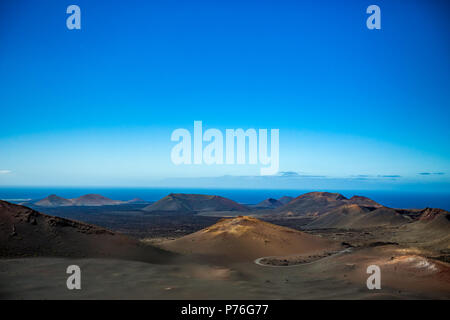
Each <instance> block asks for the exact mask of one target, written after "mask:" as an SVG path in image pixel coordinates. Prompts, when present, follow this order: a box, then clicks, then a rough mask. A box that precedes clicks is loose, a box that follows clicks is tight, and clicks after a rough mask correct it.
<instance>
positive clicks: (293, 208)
mask: <svg viewBox="0 0 450 320" xmlns="http://www.w3.org/2000/svg"><path fill="white" fill-rule="evenodd" d="M349 204H357V205H361V206H368V207H382V206H381V205H380V204H378V203H376V202H375V201H373V200H371V199H369V198H366V197H361V196H353V197H352V198H350V199H347V198H346V197H344V196H343V195H341V194H339V193H330V192H309V193H305V194H302V195H301V196H298V197H297V198H295V199H294V200H292V201H290V202H289V203H288V204H286V205H285V206H282V207H280V208H279V209H278V210H277V211H278V214H276V215H278V216H290V217H296V216H301V217H318V216H320V215H322V214H324V213H327V212H330V211H331V210H334V209H336V208H338V207H340V206H344V205H349Z"/></svg>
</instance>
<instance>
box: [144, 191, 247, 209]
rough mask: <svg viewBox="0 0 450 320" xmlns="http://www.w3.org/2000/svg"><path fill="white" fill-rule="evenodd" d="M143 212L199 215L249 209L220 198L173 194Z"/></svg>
mask: <svg viewBox="0 0 450 320" xmlns="http://www.w3.org/2000/svg"><path fill="white" fill-rule="evenodd" d="M142 210H144V211H146V212H178V213H198V212H215V211H238V212H247V211H249V208H248V207H246V206H244V205H242V204H239V203H237V202H235V201H233V200H230V199H227V198H224V197H220V196H212V195H203V194H185V193H171V194H169V195H168V196H166V197H164V198H162V199H160V200H158V201H157V202H155V203H153V204H151V205H149V206H147V207H145V208H144V209H142Z"/></svg>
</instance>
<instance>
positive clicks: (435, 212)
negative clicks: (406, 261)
mask: <svg viewBox="0 0 450 320" xmlns="http://www.w3.org/2000/svg"><path fill="white" fill-rule="evenodd" d="M23 204H25V205H31V206H35V207H47V208H50V207H51V208H57V207H68V206H113V205H125V204H141V205H143V206H142V207H141V208H142V209H141V210H142V211H144V212H145V213H149V214H150V213H151V214H177V215H186V214H203V215H208V214H211V213H213V214H214V215H216V216H217V215H219V216H220V215H221V213H222V215H225V216H226V215H228V216H230V215H231V216H237V215H253V216H259V217H262V218H267V219H271V220H273V219H275V220H276V219H296V218H308V219H309V220H310V222H309V223H308V224H306V225H305V228H307V229H323V228H342V229H358V228H370V227H377V226H400V225H403V224H407V223H409V222H413V221H417V220H421V221H422V220H423V221H430V220H433V219H434V218H435V216H448V213H447V211H445V210H441V209H429V208H427V209H421V210H420V209H396V208H389V207H385V206H383V205H381V204H379V203H377V202H375V201H373V200H371V199H369V198H367V197H363V196H353V197H351V198H346V197H344V196H343V195H341V194H339V193H330V192H310V193H305V194H302V195H300V196H298V197H296V198H292V197H287V196H285V197H282V198H279V199H274V198H268V199H266V200H264V201H261V202H260V203H258V204H256V205H243V204H240V203H237V202H235V201H233V200H231V199H227V198H224V197H221V196H216V195H203V194H184V193H171V194H169V195H167V196H165V197H164V198H162V199H160V200H158V201H157V202H155V203H153V204H148V202H146V201H144V200H142V199H139V198H135V199H132V200H129V201H120V200H112V199H109V198H107V197H104V196H102V195H99V194H87V195H84V196H81V197H78V198H73V199H65V198H62V197H59V196H57V195H54V194H52V195H50V196H48V197H46V198H44V199H41V200H38V201H34V202H26V203H23ZM145 204H148V205H146V206H144V205H145Z"/></svg>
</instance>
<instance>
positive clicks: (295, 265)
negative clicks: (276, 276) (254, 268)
mask: <svg viewBox="0 0 450 320" xmlns="http://www.w3.org/2000/svg"><path fill="white" fill-rule="evenodd" d="M351 251H352V249H351V248H346V249H344V250H341V251H339V252H336V253H334V254H332V255H330V256H327V257H323V258H321V259H317V260H314V261H311V262H307V263H299V264H293V265H288V266H273V265H270V264H263V263H261V260H262V259H267V258H277V256H269V257H261V258H257V259H255V260H254V261H253V262H254V263H255V264H257V265H258V266H262V267H271V268H289V267H300V266H306V265H309V264H313V263H316V262H319V261H323V260H325V259H329V258H331V257H335V256H338V255H340V254H343V253H348V252H351ZM290 256H295V254H293V255H290ZM283 257H285V256H283Z"/></svg>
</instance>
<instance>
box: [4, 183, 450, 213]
mask: <svg viewBox="0 0 450 320" xmlns="http://www.w3.org/2000/svg"><path fill="white" fill-rule="evenodd" d="M311 191H317V190H280V189H275V190H264V189H252V190H248V189H198V188H195V189H189V188H170V189H169V188H118V187H117V188H113V187H98V188H94V187H71V188H68V187H0V199H2V200H6V201H8V200H9V201H25V200H30V199H32V200H35V199H42V198H45V197H46V196H48V195H50V194H56V195H58V196H61V197H63V198H75V197H79V196H81V195H84V194H88V193H97V194H101V195H103V196H105V197H108V198H111V199H115V200H130V199H133V198H141V199H143V200H147V201H157V200H159V199H161V198H162V197H164V196H166V195H168V194H169V193H197V194H211V195H219V196H223V197H226V198H230V199H232V200H235V201H237V202H240V203H245V204H255V203H258V202H260V201H262V200H264V199H267V198H280V197H282V196H291V197H297V196H299V195H301V194H303V193H306V192H311ZM320 191H329V192H339V193H341V194H343V195H344V196H346V197H348V198H349V197H351V196H353V195H360V196H365V197H368V198H371V199H373V200H375V201H376V202H378V203H380V204H382V205H385V206H388V207H393V208H425V207H433V208H441V209H446V210H450V194H449V193H431V192H422V193H419V192H400V191H373V190H370V191H369V190H342V191H339V190H320Z"/></svg>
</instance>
